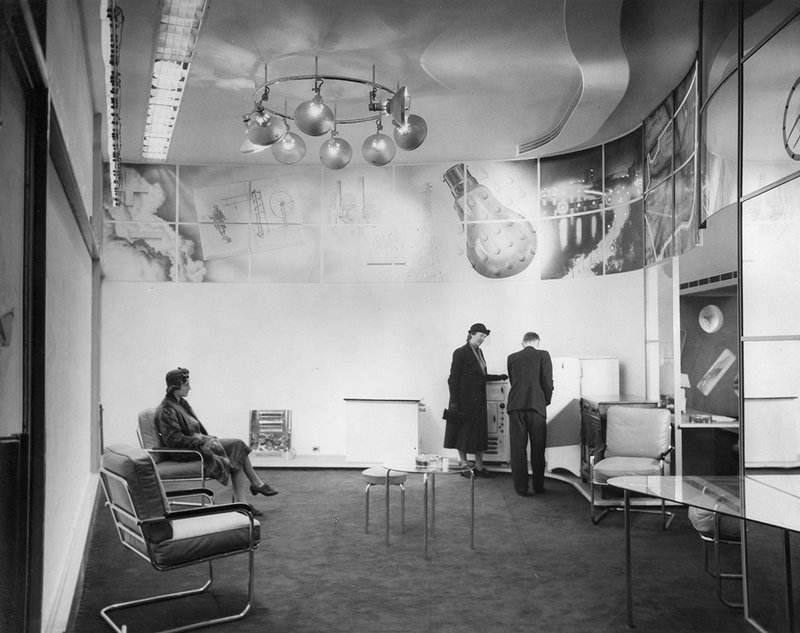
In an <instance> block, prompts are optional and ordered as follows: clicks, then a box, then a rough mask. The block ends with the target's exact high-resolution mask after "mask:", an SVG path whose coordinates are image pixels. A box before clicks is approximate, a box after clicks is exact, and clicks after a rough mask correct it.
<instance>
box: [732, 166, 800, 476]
mask: <svg viewBox="0 0 800 633" xmlns="http://www.w3.org/2000/svg"><path fill="white" fill-rule="evenodd" d="M798 240H800V177H796V178H794V179H793V180H790V181H788V182H786V183H784V184H783V185H781V186H779V187H775V188H773V189H771V190H769V191H767V192H766V193H764V194H762V195H759V196H756V197H754V198H752V199H750V200H748V201H746V202H745V203H743V204H742V314H743V356H744V360H745V363H744V367H745V369H746V371H745V374H744V381H743V384H744V394H743V396H744V412H745V416H744V418H745V429H744V433H745V447H746V448H745V460H744V461H745V468H798V467H800V364H798V363H797V359H798V358H800V284H798V283H797V278H798V274H800V261H799V260H798V256H797V244H798Z"/></svg>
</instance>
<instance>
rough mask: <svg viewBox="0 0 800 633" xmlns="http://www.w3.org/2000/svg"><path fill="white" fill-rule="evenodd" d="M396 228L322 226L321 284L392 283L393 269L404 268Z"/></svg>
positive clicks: (363, 225) (352, 225) (386, 226)
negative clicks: (396, 267) (395, 267)
mask: <svg viewBox="0 0 800 633" xmlns="http://www.w3.org/2000/svg"><path fill="white" fill-rule="evenodd" d="M398 246H399V245H398V242H397V240H396V236H395V229H394V227H393V226H389V225H369V224H349V225H348V224H339V225H334V226H327V227H323V232H322V256H323V268H322V281H323V282H324V283H383V284H388V283H391V282H392V278H393V275H394V272H393V270H392V269H393V268H394V266H404V265H405V256H404V254H403V253H402V252H401V251H398V250H397V249H398Z"/></svg>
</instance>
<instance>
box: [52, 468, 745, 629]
mask: <svg viewBox="0 0 800 633" xmlns="http://www.w3.org/2000/svg"><path fill="white" fill-rule="evenodd" d="M261 473H262V476H263V477H264V478H265V480H266V481H269V482H270V483H271V484H272V485H274V486H275V487H277V488H278V489H279V490H280V494H279V495H278V496H276V497H271V498H264V497H257V498H254V499H253V503H254V505H256V507H258V508H259V509H261V510H262V511H263V512H264V513H265V516H264V518H263V519H262V520H261V524H262V541H261V545H260V547H259V549H258V551H257V554H256V571H255V574H256V590H255V602H254V605H253V608H252V610H251V612H250V613H249V614H248V615H247V617H246V618H245V619H244V620H241V621H239V622H236V623H232V624H225V625H218V626H213V627H209V628H207V629H204V630H206V631H220V632H222V631H237V632H238V633H251V632H252V633H256V632H258V633H266V632H268V633H323V632H324V633H361V632H363V633H424V632H431V633H494V632H511V633H516V632H520V633H522V632H525V633H530V632H534V631H540V632H547V633H551V632H552V633H558V632H562V631H563V632H573V631H575V632H578V631H581V632H582V631H587V632H588V631H591V632H592V633H613V632H622V631H629V629H628V627H627V622H626V601H625V595H626V586H625V566H624V563H625V558H624V556H625V550H624V529H623V516H622V513H616V512H615V513H612V514H611V515H609V516H608V517H607V518H606V519H605V520H604V521H603V522H601V523H600V524H599V525H593V524H592V523H591V521H590V519H589V507H588V502H587V501H586V500H585V499H584V498H583V497H582V496H581V495H580V494H579V493H578V492H577V491H576V490H575V489H574V488H573V487H572V486H571V485H569V484H567V483H564V482H562V481H558V480H552V479H548V480H547V492H546V494H544V495H541V496H535V497H532V498H523V497H519V496H517V495H516V494H515V493H514V491H513V489H512V485H511V478H510V475H507V474H500V475H498V476H497V477H496V478H494V479H479V480H477V481H476V526H475V549H474V550H471V549H470V547H469V481H468V480H466V479H463V478H461V477H458V476H441V475H440V476H439V477H438V478H437V480H436V493H437V494H436V533H435V537H434V538H433V539H432V540H431V542H430V555H431V559H430V560H429V561H426V560H424V557H423V533H424V532H423V522H422V517H423V510H422V481H421V477H419V476H415V475H412V476H409V478H408V482H407V489H406V531H405V533H404V534H403V533H401V530H400V512H399V501H400V499H399V494H398V491H397V489H396V488H393V489H392V492H393V495H392V512H393V514H392V517H391V545H390V546H389V547H386V546H385V543H384V531H383V527H384V519H383V508H384V506H383V499H384V497H383V489H382V488H373V489H372V493H371V494H372V503H371V513H372V516H371V519H372V520H371V526H370V527H371V529H370V533H369V534H365V533H364V509H365V508H364V484H363V482H362V478H361V475H360V471H357V470H295V469H285V470H278V469H274V470H262V471H261ZM215 490H217V491H218V492H217V497H218V499H217V503H220V502H224V501H225V500H228V499H230V493H229V492H226V491H223V490H222V489H221V488H220V487H219V486H216V487H215ZM632 524H633V528H632V544H633V549H632V551H633V578H634V615H635V620H636V626H637V630H638V631H648V632H655V633H661V632H664V633H666V632H667V631H669V632H670V633H683V632H685V633H689V632H698V631H703V632H712V631H714V632H716V631H724V632H728V633H738V632H745V631H747V632H751V631H753V630H754V629H753V628H752V627H750V625H748V624H747V623H746V622H745V620H744V617H743V614H742V611H741V610H733V609H730V608H728V607H726V606H724V605H723V604H722V603H721V602H720V601H719V600H718V599H717V597H716V594H715V589H714V582H713V579H712V578H711V577H709V576H708V575H707V574H706V573H705V571H704V569H703V552H702V546H701V542H700V539H699V538H698V536H697V534H696V532H695V531H694V530H693V529H692V527H691V525H690V523H689V521H688V520H687V518H686V512H685V510H684V509H678V510H677V517H676V519H675V521H674V522H673V524H672V527H671V528H670V529H669V530H667V531H666V532H665V531H662V530H661V527H660V519H659V518H658V517H654V516H652V515H634V520H633V522H632ZM246 561H247V559H246V557H243V556H237V557H234V558H231V559H225V560H223V561H220V562H218V563H215V565H214V578H215V582H214V585H213V587H212V589H211V591H210V592H209V593H206V594H204V595H202V596H199V597H193V598H191V599H188V600H185V602H186V604H176V603H174V602H173V603H160V604H157V605H152V606H148V607H145V608H141V609H139V610H137V611H136V612H135V613H131V612H123V613H122V614H121V615H120V617H119V619H120V620H122V621H124V622H127V623H129V628H128V631H129V633H138V632H139V631H142V632H151V631H158V630H162V629H165V628H169V627H177V626H180V625H182V624H185V623H186V622H187V621H188V620H187V618H191V617H196V616H203V615H209V616H210V617H213V615H215V614H219V613H222V612H227V613H231V612H234V611H236V610H237V609H238V608H240V607H239V605H241V604H242V602H243V599H244V596H245V595H246V569H247V566H246ZM734 562H735V561H734ZM204 574H205V566H203V565H200V566H194V567H189V568H185V569H182V570H177V571H172V572H166V573H161V572H157V571H155V570H154V569H153V568H151V567H150V566H149V565H148V564H147V563H146V562H145V561H143V560H142V559H140V558H139V557H137V556H135V555H133V554H132V553H130V552H128V551H127V550H124V549H123V548H122V546H120V544H119V542H118V541H117V538H116V534H115V532H114V530H113V526H112V524H111V521H110V518H109V516H108V512H107V511H106V510H105V508H103V507H102V506H101V504H100V503H99V502H98V509H97V515H96V518H95V521H94V524H93V528H92V532H91V535H90V542H89V544H88V547H87V556H86V561H85V569H84V574H83V578H82V582H81V585H80V587H79V589H78V591H77V593H76V598H75V603H74V605H73V611H72V616H71V618H70V627H69V629H68V633H72V632H74V633H93V632H95V631H98V632H99V631H106V630H109V629H108V628H107V626H106V624H105V623H104V622H103V621H102V620H101V619H100V617H99V615H98V611H99V610H100V608H102V606H104V605H106V604H110V603H113V602H119V601H124V600H129V599H132V598H139V597H144V596H147V595H151V594H153V593H156V592H159V591H175V590H179V589H183V588H190V587H192V586H198V585H200V584H202V581H203V579H204Z"/></svg>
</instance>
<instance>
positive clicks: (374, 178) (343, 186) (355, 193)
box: [322, 165, 395, 225]
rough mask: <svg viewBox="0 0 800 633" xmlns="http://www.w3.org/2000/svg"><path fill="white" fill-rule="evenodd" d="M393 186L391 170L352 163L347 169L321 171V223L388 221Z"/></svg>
mask: <svg viewBox="0 0 800 633" xmlns="http://www.w3.org/2000/svg"><path fill="white" fill-rule="evenodd" d="M393 190H394V184H393V178H392V170H387V169H375V168H374V167H371V166H366V167H360V166H357V165H354V166H352V167H348V169H347V170H342V171H341V172H339V171H335V172H332V171H329V170H326V171H325V173H324V174H323V182H322V198H323V209H324V211H325V214H326V216H325V218H324V221H323V223H325V224H331V225H339V224H382V223H385V224H389V223H393V222H394V221H395V218H393V217H392V216H391V215H390V213H389V210H390V209H391V206H392V204H391V203H392V194H393Z"/></svg>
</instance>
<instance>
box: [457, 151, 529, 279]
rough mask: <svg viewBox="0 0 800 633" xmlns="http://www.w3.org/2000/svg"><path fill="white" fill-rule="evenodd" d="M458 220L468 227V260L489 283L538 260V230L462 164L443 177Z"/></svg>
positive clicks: (513, 273)
mask: <svg viewBox="0 0 800 633" xmlns="http://www.w3.org/2000/svg"><path fill="white" fill-rule="evenodd" d="M444 181H445V182H446V183H447V184H448V185H449V187H450V191H451V193H452V194H453V198H454V199H455V203H454V207H455V210H456V213H457V214H458V217H459V219H461V221H462V222H464V223H465V224H466V227H465V228H466V233H467V259H468V260H469V263H470V264H471V265H472V267H473V268H474V269H475V271H476V272H477V273H478V274H480V275H482V276H484V277H489V278H490V279H497V278H503V277H512V276H513V275H517V274H519V273H521V272H522V271H523V270H525V269H526V268H527V267H528V266H530V264H531V262H532V261H533V258H534V257H535V256H536V230H535V229H534V228H533V225H532V224H531V223H530V222H529V221H528V220H527V219H526V218H525V217H524V216H522V215H520V214H519V213H517V212H516V211H513V210H511V209H509V208H508V207H506V206H505V205H503V204H501V203H500V202H499V201H498V200H497V198H495V197H494V194H493V193H492V192H491V191H490V190H489V188H488V187H486V186H485V185H482V184H480V183H479V182H478V181H477V180H476V179H475V178H474V177H473V176H472V174H470V173H469V171H468V170H467V169H466V168H465V166H464V164H463V163H459V164H458V165H453V166H452V167H451V168H450V169H448V170H447V171H446V172H445V174H444Z"/></svg>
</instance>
